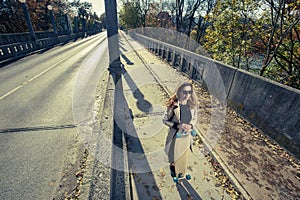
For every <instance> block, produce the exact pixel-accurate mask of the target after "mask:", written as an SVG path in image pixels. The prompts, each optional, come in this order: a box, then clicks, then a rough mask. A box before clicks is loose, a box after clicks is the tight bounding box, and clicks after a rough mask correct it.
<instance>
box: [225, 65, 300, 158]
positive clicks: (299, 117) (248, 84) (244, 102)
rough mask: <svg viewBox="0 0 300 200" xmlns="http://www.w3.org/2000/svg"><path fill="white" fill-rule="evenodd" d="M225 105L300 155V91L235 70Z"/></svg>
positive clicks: (299, 156) (297, 155)
mask: <svg viewBox="0 0 300 200" xmlns="http://www.w3.org/2000/svg"><path fill="white" fill-rule="evenodd" d="M227 103H228V105H229V106H230V107H231V108H233V109H234V110H236V111H237V112H238V113H239V114H240V115H241V116H243V117H244V118H246V119H247V120H248V121H249V122H251V123H252V124H253V125H255V126H256V127H258V128H259V129H261V130H262V131H264V132H265V133H266V134H267V135H268V136H270V137H271V138H273V139H274V140H275V141H277V142H278V143H279V144H281V145H282V146H284V147H285V148H286V149H288V150H289V151H290V152H292V153H294V154H295V155H296V157H298V158H300V148H299V147H300V146H299V144H300V91H299V90H296V89H293V88H290V87H287V86H284V85H282V84H279V83H276V82H273V81H270V80H268V79H265V78H262V77H260V76H257V75H254V74H250V73H248V72H246V71H243V70H237V72H236V74H235V77H234V79H233V83H232V87H231V90H230V93H229V95H228V101H227Z"/></svg>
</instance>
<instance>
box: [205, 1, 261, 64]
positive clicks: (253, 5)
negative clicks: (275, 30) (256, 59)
mask: <svg viewBox="0 0 300 200" xmlns="http://www.w3.org/2000/svg"><path fill="white" fill-rule="evenodd" d="M257 3H258V2H257V1H253V0H244V1H236V0H233V1H218V3H217V4H216V6H215V7H214V9H213V11H212V13H211V14H209V15H208V16H207V18H208V21H209V23H211V26H209V27H208V29H207V31H206V33H207V34H206V35H205V40H206V41H205V44H204V47H205V49H206V50H207V51H208V52H209V53H210V54H211V55H212V57H213V58H214V59H217V60H220V61H222V62H225V63H227V64H230V65H233V66H235V67H238V68H244V69H247V70H249V69H250V63H251V61H252V58H253V55H252V50H253V49H252V41H253V39H254V35H258V34H254V33H256V31H257V30H256V28H255V25H253V23H252V21H253V20H254V19H253V18H252V17H253V16H255V12H256V11H257V8H258V5H257Z"/></svg>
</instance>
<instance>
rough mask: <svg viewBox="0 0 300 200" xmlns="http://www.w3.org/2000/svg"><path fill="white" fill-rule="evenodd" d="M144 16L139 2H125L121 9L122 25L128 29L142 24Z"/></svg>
mask: <svg viewBox="0 0 300 200" xmlns="http://www.w3.org/2000/svg"><path fill="white" fill-rule="evenodd" d="M142 21H143V17H142V14H141V10H140V5H139V2H137V1H133V2H124V3H123V7H122V9H121V10H120V25H121V26H122V27H124V28H126V29H132V28H138V27H141V26H142Z"/></svg>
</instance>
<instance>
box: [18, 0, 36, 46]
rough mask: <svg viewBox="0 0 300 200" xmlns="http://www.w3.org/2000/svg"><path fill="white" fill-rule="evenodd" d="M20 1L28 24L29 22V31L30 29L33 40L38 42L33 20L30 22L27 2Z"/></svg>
mask: <svg viewBox="0 0 300 200" xmlns="http://www.w3.org/2000/svg"><path fill="white" fill-rule="evenodd" d="M19 1H20V3H21V4H22V9H23V12H24V15H25V19H26V22H27V26H28V29H29V33H30V36H31V39H32V40H36V36H35V33H34V30H33V27H32V23H31V20H30V16H29V13H28V8H27V5H26V0H19Z"/></svg>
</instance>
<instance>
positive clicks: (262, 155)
mask: <svg viewBox="0 0 300 200" xmlns="http://www.w3.org/2000/svg"><path fill="white" fill-rule="evenodd" d="M120 49H121V52H122V56H121V61H122V63H123V64H124V69H125V70H124V73H123V76H122V77H123V78H122V86H123V94H124V96H121V97H119V98H120V99H119V100H122V101H123V102H122V103H123V106H124V113H125V114H124V113H121V112H120V116H121V117H124V116H125V117H126V112H128V111H129V113H130V115H131V118H132V120H131V119H129V120H128V121H126V123H125V124H120V126H121V128H122V129H125V130H126V132H127V135H125V136H124V142H125V143H126V145H125V146H127V149H125V150H124V157H125V158H127V159H128V160H126V162H128V166H123V167H124V169H125V171H126V168H128V169H129V171H130V172H131V173H130V175H129V177H128V179H129V182H130V184H129V185H130V186H131V187H130V188H131V194H132V195H133V197H132V198H133V199H174V200H175V199H188V193H190V194H191V196H192V197H193V199H204V200H206V199H264V200H265V199H300V194H299V192H298V191H300V164H299V161H297V160H295V159H294V158H293V157H292V156H290V155H289V154H288V153H287V152H286V151H285V150H284V149H282V148H281V147H280V146H278V145H277V144H276V143H274V142H273V141H272V140H270V139H269V138H268V137H266V136H264V135H263V134H262V133H261V132H260V131H259V130H257V129H256V128H255V127H253V126H251V125H250V124H249V123H248V122H247V121H245V120H243V119H242V118H240V117H239V116H237V114H236V113H235V112H234V111H232V110H231V109H229V108H227V107H224V106H222V105H220V104H219V103H218V101H217V100H216V99H214V98H213V97H212V96H210V95H209V94H208V93H207V92H206V91H204V90H203V89H201V88H200V87H197V88H196V92H197V96H198V101H199V112H198V124H197V126H196V127H197V130H198V131H199V132H200V135H199V137H197V138H196V139H195V143H194V145H193V153H191V154H190V159H189V166H188V172H187V173H189V174H190V175H191V177H192V179H191V180H190V181H185V182H184V187H183V186H181V185H178V184H175V183H174V182H173V180H172V178H171V176H170V172H169V167H168V163H167V162H166V161H167V158H166V155H165V154H164V153H163V147H164V143H165V137H166V134H167V127H166V126H164V125H163V124H162V117H163V112H164V110H165V106H164V102H165V99H166V98H167V96H168V93H173V91H174V90H175V88H176V86H177V85H178V84H179V83H181V82H183V81H189V80H190V79H189V78H188V77H187V76H185V75H184V74H182V73H181V72H178V71H177V70H176V69H174V68H172V67H171V66H169V65H168V64H167V63H166V62H165V61H162V60H160V59H158V58H157V57H156V56H155V55H153V54H152V53H150V52H149V51H148V50H146V49H145V48H144V47H142V46H141V45H140V44H139V43H137V42H135V41H133V40H132V39H131V38H130V37H129V36H128V35H126V34H125V33H123V32H122V33H121V34H120ZM112 85H113V83H110V86H109V88H110V87H112ZM111 89H112V88H111ZM126 110H127V111H126ZM127 118H130V117H128V116H127ZM125 154H127V155H125ZM128 188H129V186H128V185H127V186H124V187H123V190H128ZM121 189H122V188H120V191H121V192H124V191H122V190H121ZM99 190H101V188H99ZM127 192H128V191H127ZM125 196H126V195H125ZM127 197H128V196H127Z"/></svg>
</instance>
